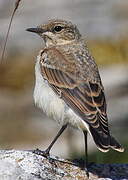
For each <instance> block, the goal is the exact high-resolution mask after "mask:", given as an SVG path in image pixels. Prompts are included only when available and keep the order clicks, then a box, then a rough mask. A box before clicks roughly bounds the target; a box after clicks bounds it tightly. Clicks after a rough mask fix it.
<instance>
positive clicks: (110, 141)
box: [89, 126, 124, 152]
mask: <svg viewBox="0 0 128 180" xmlns="http://www.w3.org/2000/svg"><path fill="white" fill-rule="evenodd" d="M89 129H90V132H91V135H92V137H93V139H94V142H95V143H96V145H97V147H98V149H99V150H100V151H102V152H108V151H109V149H110V148H112V149H114V150H116V151H118V152H123V151H124V148H123V147H122V146H121V145H120V144H119V143H118V142H117V141H116V140H115V138H114V137H112V136H111V135H110V134H109V132H108V135H107V134H105V133H103V132H102V131H99V130H97V129H95V128H92V127H91V126H90V128H89Z"/></svg>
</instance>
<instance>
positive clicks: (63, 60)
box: [27, 19, 124, 167]
mask: <svg viewBox="0 0 128 180" xmlns="http://www.w3.org/2000/svg"><path fill="white" fill-rule="evenodd" d="M27 31H29V32H33V33H36V34H38V35H39V36H40V37H41V38H42V39H43V41H44V44H45V45H44V47H43V48H42V49H41V50H40V52H39V54H38V56H37V59H36V63H35V88H34V101H35V104H36V105H37V106H38V107H39V108H41V109H42V110H43V112H44V113H45V114H46V115H47V116H48V117H50V118H52V119H54V120H55V121H57V122H58V123H59V124H60V126H61V129H60V130H59V132H58V133H57V135H56V137H55V138H54V139H53V141H52V142H51V144H50V145H49V146H48V148H47V149H46V150H45V151H44V152H45V154H47V155H49V153H50V150H51V148H52V146H53V145H54V143H55V142H56V140H57V139H58V138H59V136H60V135H61V134H62V133H63V131H64V130H65V129H66V128H67V127H68V126H72V127H74V128H77V129H79V130H81V131H82V132H83V134H84V139H85V157H86V159H85V166H86V167H87V166H88V152H87V151H88V147H87V135H88V133H89V134H90V135H91V136H92V138H93V140H94V142H95V144H96V146H97V148H98V149H99V150H100V151H102V152H108V151H109V150H110V149H113V150H116V151H118V152H123V151H124V148H123V147H122V146H121V145H120V144H119V143H118V142H117V140H116V139H115V138H114V137H113V136H112V135H111V132H110V130H109V125H108V117H107V104H106V99H105V92H104V87H103V85H102V81H101V78H100V74H99V70H98V66H97V64H96V62H95V59H94V57H93V56H92V55H91V53H90V51H89V48H88V46H87V43H86V39H85V38H84V36H82V35H81V33H80V31H79V30H78V28H77V26H76V25H75V24H73V23H72V22H70V21H66V20H61V19H52V20H48V21H47V22H46V23H44V24H42V25H39V26H37V27H34V28H28V29H27Z"/></svg>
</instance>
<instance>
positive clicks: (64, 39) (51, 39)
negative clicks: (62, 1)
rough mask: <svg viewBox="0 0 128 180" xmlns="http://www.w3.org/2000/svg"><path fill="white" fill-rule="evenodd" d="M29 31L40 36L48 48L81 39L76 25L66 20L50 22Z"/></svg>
mask: <svg viewBox="0 0 128 180" xmlns="http://www.w3.org/2000/svg"><path fill="white" fill-rule="evenodd" d="M27 31H30V32H34V33H37V34H38V35H40V36H41V37H42V38H43V39H44V41H45V43H46V45H47V46H49V45H62V44H68V43H70V42H72V41H75V40H79V39H80V37H81V35H80V33H79V30H78V29H77V27H76V25H74V24H72V23H71V22H68V21H64V20H50V21H48V22H47V23H46V24H42V25H40V26H37V27H36V28H28V29H27Z"/></svg>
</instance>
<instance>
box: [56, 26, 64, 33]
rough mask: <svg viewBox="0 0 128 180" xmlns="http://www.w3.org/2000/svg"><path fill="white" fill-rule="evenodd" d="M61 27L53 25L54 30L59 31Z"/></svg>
mask: <svg viewBox="0 0 128 180" xmlns="http://www.w3.org/2000/svg"><path fill="white" fill-rule="evenodd" d="M62 29H63V27H62V26H55V27H54V31H56V32H60V31H61V30H62Z"/></svg>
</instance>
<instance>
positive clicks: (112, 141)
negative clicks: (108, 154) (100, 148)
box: [110, 136, 124, 152]
mask: <svg viewBox="0 0 128 180" xmlns="http://www.w3.org/2000/svg"><path fill="white" fill-rule="evenodd" d="M110 147H111V148H112V149H114V150H116V151H119V152H124V148H123V147H122V146H121V144H119V143H118V142H117V141H116V139H115V138H114V137H112V136H111V139H110Z"/></svg>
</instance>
